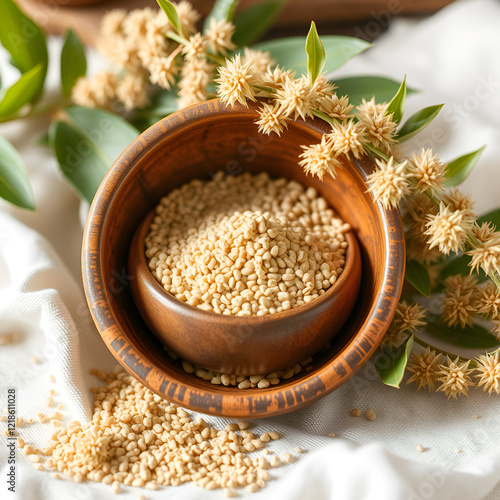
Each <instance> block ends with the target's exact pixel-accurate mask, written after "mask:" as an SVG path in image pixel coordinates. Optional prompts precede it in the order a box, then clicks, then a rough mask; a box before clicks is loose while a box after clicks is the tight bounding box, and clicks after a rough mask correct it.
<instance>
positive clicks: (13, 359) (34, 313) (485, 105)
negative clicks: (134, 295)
mask: <svg viewBox="0 0 500 500" xmlns="http://www.w3.org/2000/svg"><path fill="white" fill-rule="evenodd" d="M388 12H389V11H388V10H387V11H384V12H379V13H374V15H373V20H372V23H371V24H370V25H369V27H368V28H366V29H370V30H371V33H372V34H373V33H374V32H375V33H376V30H377V29H380V30H381V31H382V29H381V27H382V23H383V22H384V20H385V19H386V18H387V14H388ZM498 26H500V4H499V3H498V2H496V1H494V0H469V1H463V2H456V3H454V4H452V5H450V6H449V7H447V8H445V9H443V10H442V11H440V12H439V13H437V14H435V15H433V16H431V17H428V18H422V19H418V20H415V19H411V20H409V19H403V18H402V19H396V20H395V21H394V22H393V23H392V25H391V27H390V29H389V30H388V31H387V32H386V33H384V34H383V35H382V36H381V37H380V38H379V39H377V41H376V44H375V47H374V48H372V49H370V50H369V51H367V52H366V53H364V54H362V55H361V56H359V57H357V58H356V59H355V60H353V61H351V62H349V63H348V64H347V65H346V66H345V67H343V68H341V69H340V70H339V71H337V72H336V75H337V76H347V75H356V74H363V75H366V74H376V75H382V76H389V77H392V78H395V79H398V80H401V79H402V77H403V76H404V74H406V75H407V79H408V83H409V85H411V86H413V87H414V88H417V89H420V90H421V91H420V93H419V94H414V95H412V96H411V97H410V98H409V99H408V102H407V109H406V116H410V114H411V113H413V112H414V111H416V110H417V109H420V108H421V107H424V106H428V105H431V104H437V103H441V102H445V103H446V106H445V108H444V109H443V111H442V113H441V114H440V115H439V117H438V118H437V119H436V120H435V122H434V123H433V125H431V126H430V127H428V128H427V129H426V130H425V131H424V132H423V133H422V134H420V135H419V136H418V137H417V138H416V139H414V140H413V142H412V143H411V144H409V145H408V146H409V147H411V148H412V149H414V148H418V147H430V146H431V147H433V148H434V149H435V150H436V152H437V153H439V155H440V156H441V157H442V158H443V159H445V160H449V159H452V158H454V157H456V156H458V155H460V154H463V153H465V152H469V151H472V150H473V149H477V148H479V147H480V146H482V145H484V144H487V145H488V147H487V149H486V151H485V153H484V154H483V157H482V158H481V161H480V164H479V166H478V167H477V168H476V170H475V171H474V172H473V174H472V175H471V176H470V177H469V179H467V181H466V182H465V183H464V185H463V189H464V190H466V191H468V192H470V193H471V194H472V195H473V198H475V199H476V200H477V205H476V206H477V211H478V213H480V214H481V213H484V212H486V211H488V210H491V209H493V208H496V207H497V206H499V205H500V195H499V193H500V168H499V158H500V137H499V134H500V115H499V110H500V91H499V89H500V60H499V59H498V47H500V30H499V29H498ZM59 50H60V40H59V39H58V38H52V39H51V40H50V52H51V55H52V66H51V68H50V71H49V80H48V86H49V87H52V88H53V89H55V88H56V85H57V81H58V61H57V59H58V54H59ZM89 62H90V68H91V71H93V70H95V69H96V68H97V67H99V66H101V65H102V64H103V61H102V60H101V59H100V58H99V57H98V56H97V55H96V54H95V53H94V52H90V54H89ZM0 64H1V66H0V67H1V69H2V73H3V72H4V68H5V67H6V64H5V61H2V62H1V63H0ZM47 123H48V122H47V121H46V120H45V119H44V118H36V119H30V120H26V121H22V122H18V123H12V124H8V125H2V126H1V127H0V133H1V134H2V135H5V136H6V137H7V138H8V139H9V140H10V141H12V142H13V143H14V145H15V146H16V147H17V148H18V149H19V151H20V153H21V155H22V157H23V159H24V161H25V163H26V165H27V168H28V170H29V174H30V179H31V181H32V184H33V188H34V191H35V197H36V203H37V212H36V213H35V214H30V213H27V212H25V211H22V210H18V209H15V208H12V207H11V206H9V205H8V204H6V203H4V202H2V201H0V335H3V334H7V333H11V332H17V333H19V335H20V339H19V341H18V342H17V343H15V344H13V345H7V346H2V347H0V408H4V407H5V406H7V390H8V389H9V388H15V389H16V401H17V414H18V416H22V417H24V418H30V417H36V415H37V414H38V413H40V412H43V413H49V411H48V409H47V408H46V406H45V399H46V398H47V396H48V395H49V390H50V389H52V388H53V389H55V390H56V396H55V400H56V404H63V405H64V410H63V413H64V415H65V422H66V423H67V422H69V421H70V420H73V419H80V420H82V421H87V420H88V419H89V418H90V415H91V397H90V393H89V388H90V386H91V385H94V384H96V381H95V380H94V379H93V377H92V376H90V375H89V374H88V371H89V369H90V368H91V367H98V368H101V369H105V370H106V369H111V368H112V367H113V366H114V365H115V361H114V359H113V358H112V356H111V355H110V354H109V352H108V351H107V349H106V347H105V345H104V344H103V342H102V341H101V339H100V336H99V334H98V333H97V331H96V329H95V327H94V325H93V323H92V320H91V318H90V314H89V313H88V310H87V306H86V303H85V299H84V295H83V288H82V283H81V277H80V245H81V237H82V219H84V217H83V218H82V217H81V215H80V212H81V211H83V212H85V210H86V208H85V207H84V208H83V209H81V207H80V203H79V201H78V199H77V197H76V196H75V195H74V193H73V192H72V190H71V188H70V187H69V186H68V185H67V184H66V183H65V181H64V180H63V179H62V178H61V175H60V174H59V172H58V169H57V166H56V163H55V160H54V159H53V158H52V156H51V154H50V152H49V151H48V150H46V149H45V148H44V147H43V146H38V145H36V144H35V141H34V139H35V138H36V137H37V136H38V135H40V134H42V133H43V132H44V131H45V130H46V127H47ZM34 355H36V356H37V357H38V358H39V359H38V361H37V362H36V363H33V362H32V357H33V356H34ZM50 375H54V376H55V380H56V382H55V383H53V382H51V381H50V380H49V376H50ZM499 407H500V404H499V399H498V398H497V397H494V396H493V397H490V398H488V397H487V396H486V395H485V394H484V393H483V392H482V391H480V390H475V389H473V390H471V394H470V397H469V398H460V399H459V400H457V401H456V400H450V401H448V400H447V399H446V397H445V395H444V394H443V393H428V392H424V391H420V392H416V391H415V387H414V386H407V385H405V384H402V387H401V389H399V390H396V389H392V388H389V387H386V386H384V385H383V384H382V383H381V382H380V381H379V380H378V379H377V376H376V374H375V371H374V368H373V364H372V363H368V364H366V365H365V366H364V367H363V368H362V369H361V370H360V371H359V372H358V373H357V374H356V375H355V376H354V377H353V378H352V379H351V380H350V381H349V382H347V383H346V384H345V385H344V386H342V387H341V388H339V389H338V390H336V391H335V392H334V393H332V394H330V395H329V396H327V397H325V398H323V399H322V400H320V401H318V402H317V403H315V404H313V405H311V406H309V407H307V408H304V409H302V410H299V411H297V412H294V413H291V414H288V415H283V416H280V417H272V418H269V419H260V420H257V421H254V422H253V423H252V430H253V431H255V432H256V433H261V432H264V431H266V430H278V431H279V433H280V434H281V435H282V436H283V437H282V439H280V440H278V441H276V442H273V443H271V444H270V446H269V448H270V449H271V450H272V451H273V452H276V453H278V454H281V453H284V452H287V451H288V452H292V451H293V448H294V447H296V446H300V447H302V448H303V449H304V450H307V451H306V453H304V454H301V455H297V454H294V456H295V459H294V462H293V463H292V464H291V465H288V466H285V467H281V468H279V469H275V470H272V477H273V480H272V481H270V482H269V483H268V486H266V488H265V489H263V490H262V491H260V492H258V493H256V494H253V495H250V494H248V493H246V492H245V491H242V492H241V498H246V497H249V498H250V497H251V498H254V499H255V500H263V499H277V498H284V499H285V498H286V499H287V500H303V499H311V500H312V499H314V500H321V499H335V500H423V499H435V500H447V499H450V500H451V499H453V500H459V499H464V500H465V499H474V500H480V499H487V500H493V499H499V498H500V487H499V486H498V482H499V481H500V417H499V412H498V409H499ZM352 408H360V409H361V410H363V411H366V410H367V409H368V408H371V409H373V410H374V411H375V412H376V414H377V418H376V420H374V421H368V420H367V419H366V418H365V417H364V416H361V417H353V416H351V415H350V410H351V409H352ZM206 420H208V421H209V422H212V423H214V424H215V425H217V426H218V427H219V428H222V427H223V426H224V425H225V424H226V423H227V422H228V420H227V419H217V418H212V417H207V418H206ZM4 427H5V423H0V429H1V430H2V444H1V445H0V469H1V474H0V475H1V481H0V498H1V499H2V500H3V499H4V498H5V499H8V498H19V499H23V500H52V499H55V498H58V499H61V500H73V499H75V500H84V499H95V500H101V499H107V498H114V495H113V494H112V493H111V491H110V489H109V487H108V486H104V485H101V484H96V483H83V484H75V483H73V482H72V481H70V480H55V479H52V478H51V477H50V475H49V474H48V473H47V472H40V471H36V470H34V468H33V467H32V465H31V464H30V463H29V461H28V460H27V458H26V457H25V456H24V454H23V453H22V452H21V451H20V450H18V452H17V475H18V477H17V488H16V493H11V492H9V491H7V483H6V473H7V463H6V462H7V448H6V446H5V444H6V443H5V437H4V436H3V429H4ZM19 430H20V434H21V436H22V437H23V438H24V439H25V441H26V442H28V443H31V444H33V445H35V446H38V447H40V448H42V447H44V446H45V443H46V442H47V440H48V438H49V436H50V434H51V433H52V430H53V429H52V426H51V425H50V424H40V423H36V424H32V425H27V426H24V427H22V428H21V429H19ZM332 432H333V433H335V434H336V435H337V437H335V438H333V439H332V438H329V437H327V436H328V434H329V433H332ZM418 445H422V447H423V452H420V453H419V452H418V451H417V447H418ZM123 489H124V490H125V491H124V493H122V494H121V496H120V498H124V499H128V498H130V499H132V498H137V497H138V495H139V494H141V493H142V494H144V495H145V496H146V498H148V499H151V500H154V499H160V498H169V499H185V500H191V499H199V498H206V499H220V498H223V495H222V492H221V491H220V490H219V491H206V490H202V489H200V488H197V487H195V486H194V485H192V484H187V485H183V486H181V487H177V488H173V487H169V488H167V489H161V490H160V491H156V492H153V491H140V490H139V489H137V488H132V487H125V488H123Z"/></svg>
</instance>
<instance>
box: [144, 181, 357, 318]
mask: <svg viewBox="0 0 500 500" xmlns="http://www.w3.org/2000/svg"><path fill="white" fill-rule="evenodd" d="M348 230H349V226H348V225H347V224H344V223H343V222H342V221H341V220H340V219H337V218H335V216H334V213H333V211H332V210H331V209H330V208H329V207H328V205H327V203H326V201H325V200H324V198H322V197H321V196H319V195H318V193H317V192H316V190H315V189H313V188H309V189H306V188H304V186H302V185H301V184H299V183H297V182H295V181H289V180H287V179H285V178H280V179H271V178H270V177H269V175H268V174H267V173H262V174H259V175H251V174H249V173H244V174H242V175H240V176H237V177H234V176H230V175H226V176H225V175H224V173H223V172H218V173H216V174H215V176H214V177H213V178H212V179H211V180H210V181H200V180H193V181H191V182H189V183H187V184H184V185H183V186H181V187H180V188H178V189H175V190H173V191H172V192H170V193H169V194H168V195H167V196H165V197H164V198H162V200H161V201H160V204H159V205H158V207H157V209H156V217H155V218H154V220H153V222H152V223H151V226H150V231H149V234H148V236H147V237H146V257H147V258H148V259H149V268H150V270H151V272H152V274H153V276H155V278H156V279H157V280H158V282H159V283H161V284H162V285H163V287H164V288H165V290H166V291H167V292H169V293H171V294H172V295H174V296H175V297H177V298H178V299H179V300H182V301H184V302H187V303H188V304H190V305H193V306H196V307H199V308H201V309H204V310H206V311H213V312H217V313H220V314H231V315H238V316H251V315H258V316H259V315H264V314H272V313H277V312H281V311H286V310H288V309H292V308H294V307H298V306H300V305H303V304H306V303H308V302H310V301H312V300H314V299H316V298H318V297H320V296H321V295H322V294H323V293H325V291H326V290H328V289H329V288H330V287H331V285H332V284H333V283H335V281H336V280H337V277H338V276H339V275H340V274H341V272H342V269H343V266H344V264H345V260H344V259H345V249H346V246H347V242H346V241H345V239H344V233H345V232H346V231H348Z"/></svg>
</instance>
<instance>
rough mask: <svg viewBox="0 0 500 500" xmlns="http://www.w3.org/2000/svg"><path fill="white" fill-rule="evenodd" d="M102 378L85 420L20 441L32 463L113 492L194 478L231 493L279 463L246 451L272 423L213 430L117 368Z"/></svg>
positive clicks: (260, 483) (253, 486) (254, 484)
mask: <svg viewBox="0 0 500 500" xmlns="http://www.w3.org/2000/svg"><path fill="white" fill-rule="evenodd" d="M105 380H106V383H107V385H103V386H100V387H96V388H92V393H93V394H94V414H93V417H92V420H91V421H90V422H89V423H87V424H81V423H80V422H78V421H72V422H71V423H70V424H69V425H68V427H67V428H62V427H61V428H58V429H56V431H55V432H54V434H53V436H52V438H51V441H50V442H49V445H48V447H47V448H46V449H44V450H42V451H40V450H34V449H33V447H32V446H31V445H26V444H25V446H24V448H23V451H24V452H25V454H26V455H27V456H28V458H29V460H30V461H31V462H33V463H34V464H35V465H36V468H38V469H39V470H44V469H45V470H49V471H50V472H51V473H52V474H57V473H59V474H62V475H65V476H67V477H69V478H71V479H73V481H76V482H83V481H86V480H89V481H96V482H102V483H103V484H106V485H108V486H109V487H110V488H111V491H113V492H114V493H120V492H121V491H123V490H122V486H123V485H125V486H135V487H140V488H146V489H150V490H156V489H158V487H161V486H178V485H180V484H182V483H185V482H193V483H194V484H196V485H198V486H201V487H203V488H206V489H216V488H223V489H224V490H225V493H226V496H235V494H236V489H238V488H243V487H244V488H246V490H247V491H248V492H255V491H257V490H259V489H261V488H263V487H264V486H265V485H266V482H267V481H268V480H269V479H270V476H269V473H268V472H267V469H269V468H270V467H276V466H279V465H280V464H281V462H280V461H279V459H278V461H277V462H273V463H270V462H269V461H268V460H267V458H266V457H265V456H264V455H257V456H256V455H252V456H251V457H249V456H248V454H249V453H254V454H256V453H259V452H258V451H257V450H260V449H261V448H263V446H264V445H265V443H266V442H267V441H269V440H270V439H277V438H279V435H278V434H277V433H276V432H274V431H271V432H269V433H268V436H267V437H265V436H264V435H262V436H261V438H258V437H256V436H254V435H253V433H252V432H250V431H248V430H247V429H248V422H245V421H240V422H238V423H232V424H228V425H227V426H226V428H225V430H217V429H215V428H214V427H211V426H208V425H207V424H206V423H205V422H204V421H203V419H202V418H198V419H197V420H196V421H194V420H192V419H191V417H190V414H189V413H188V412H187V411H186V410H184V409H182V408H179V407H177V406H175V405H173V404H170V403H168V402H167V401H165V400H163V399H162V398H161V397H159V396H158V395H156V394H154V393H153V392H152V391H150V390H149V389H147V388H146V387H144V386H143V385H142V384H141V383H140V382H139V381H137V380H136V379H135V378H133V377H132V376H130V375H128V374H125V373H123V372H116V371H115V372H113V373H111V374H107V375H106V377H105ZM56 422H57V423H60V421H59V420H56ZM262 438H263V439H262ZM285 455H286V454H285ZM284 461H286V458H284Z"/></svg>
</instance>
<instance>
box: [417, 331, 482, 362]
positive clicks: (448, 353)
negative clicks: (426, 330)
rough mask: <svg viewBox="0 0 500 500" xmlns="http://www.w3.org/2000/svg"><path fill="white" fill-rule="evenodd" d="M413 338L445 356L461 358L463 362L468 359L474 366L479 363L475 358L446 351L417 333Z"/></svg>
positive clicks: (421, 344)
mask: <svg viewBox="0 0 500 500" xmlns="http://www.w3.org/2000/svg"><path fill="white" fill-rule="evenodd" d="M413 338H414V340H415V342H416V343H417V344H418V345H420V346H422V347H428V348H429V349H432V350H433V351H436V352H439V353H440V354H443V355H444V356H447V357H448V358H450V359H456V358H459V359H460V362H461V363H465V362H466V361H469V363H470V366H472V367H474V368H475V367H477V363H476V362H475V361H474V360H473V359H469V358H463V357H462V356H458V355H457V354H454V353H452V352H448V351H445V350H443V349H439V348H438V347H436V346H434V345H432V344H429V343H428V342H426V341H425V340H422V339H420V338H418V337H417V336H416V335H414V336H413Z"/></svg>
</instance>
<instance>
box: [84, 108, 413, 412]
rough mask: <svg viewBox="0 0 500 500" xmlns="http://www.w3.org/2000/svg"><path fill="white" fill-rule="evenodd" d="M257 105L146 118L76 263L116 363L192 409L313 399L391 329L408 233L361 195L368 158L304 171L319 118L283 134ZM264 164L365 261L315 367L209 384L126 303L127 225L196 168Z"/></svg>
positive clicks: (108, 184) (105, 188)
mask: <svg viewBox="0 0 500 500" xmlns="http://www.w3.org/2000/svg"><path fill="white" fill-rule="evenodd" d="M255 116H256V114H255V106H253V105H251V106H250V107H249V109H246V108H244V107H241V106H236V107H235V108H233V109H229V108H226V107H225V106H224V105H222V104H221V103H220V102H219V101H217V100H214V101H208V102H204V103H201V104H198V105H195V106H192V107H190V108H187V109H184V110H181V111H179V112H177V113H175V114H173V115H170V116H169V117H167V118H165V119H163V120H161V121H160V122H158V123H157V124H155V125H153V126H152V127H151V128H150V129H148V130H147V131H146V132H145V133H143V134H142V135H141V136H140V137H139V138H138V139H136V141H134V142H133V143H132V144H131V145H130V146H129V147H128V148H127V149H126V150H125V151H124V153H123V154H122V155H121V156H120V157H119V158H118V160H117V161H116V162H115V164H114V165H113V167H112V168H111V170H110V172H109V173H108V175H107V176H106V178H105V179H104V181H103V183H102V184H101V187H100V189H99V191H98V193H97V194H96V197H95V199H94V203H93V204H92V207H91V210H90V213H89V217H88V220H87V225H86V229H85V234H84V242H83V251H82V266H83V278H84V286H85V291H86V295H87V300H88V303H89V306H90V309H91V312H92V315H93V317H94V321H95V323H96V325H97V328H98V329H99V331H100V333H101V336H102V338H103V340H104V342H105V343H106V345H107V346H108V348H109V349H110V350H111V352H112V353H113V354H114V355H115V357H116V358H117V359H118V360H119V362H120V363H121V364H122V365H123V366H124V367H125V368H126V369H127V370H128V371H129V372H130V373H132V374H133V375H135V376H136V377H137V378H138V379H139V380H141V381H142V382H143V383H144V384H145V385H146V386H148V387H150V388H151V389H152V390H153V391H155V392H156V393H158V394H160V395H162V396H163V397H165V398H166V399H168V400H170V401H172V402H174V403H176V404H179V405H181V406H184V407H187V408H191V409H193V410H197V411H201V412H204V413H210V414H214V415H224V416H231V417H246V418H252V417H262V416H270V415H275V414H279V413H284V412H287V411H291V410H294V409H297V408H299V407H302V406H305V405H307V404H310V403H312V402H313V401H315V400H317V399H318V398H320V397H322V396H324V395H326V394H328V393H329V392H331V391H332V390H334V389H335V388H336V387H338V386H339V385H341V384H342V383H344V382H345V381H346V380H347V379H348V378H349V377H350V376H351V375H352V374H353V373H354V372H355V371H356V370H357V369H359V368H360V367H361V366H362V364H363V363H364V362H365V361H366V360H367V359H368V358H369V357H370V355H371V354H372V353H373V351H374V350H375V349H376V347H377V346H378V344H379V343H380V341H381V339H382V337H383V335H384V333H385V332H386V330H387V328H388V326H389V324H390V322H391V320H392V317H393V315H394V312H395V308H396V305H397V303H398V300H399V297H400V294H401V288H402V283H403V276H404V262H405V255H404V253H405V252H404V239H403V232H402V225H401V219H400V216H399V212H398V211H396V210H385V209H383V208H382V206H381V205H380V204H379V203H374V201H373V198H372V195H371V194H370V193H367V192H366V176H367V174H368V173H369V172H370V171H371V168H372V163H371V161H369V160H366V161H363V162H354V163H351V162H348V161H347V160H346V161H345V162H344V167H343V168H342V169H340V170H339V172H338V175H337V178H336V179H335V180H333V179H331V178H325V180H324V181H323V182H321V181H319V180H318V179H316V178H311V177H308V178H307V177H305V175H304V174H303V172H302V171H301V169H299V168H294V169H291V170H287V171H286V173H285V172H283V170H282V169H283V165H292V164H293V165H296V162H297V157H298V155H299V154H300V152H301V148H300V146H301V145H305V144H311V143H314V142H318V141H319V139H320V137H321V135H320V134H321V133H323V132H324V131H326V125H325V124H324V122H320V121H319V120H315V121H308V122H302V121H299V122H294V123H290V124H289V129H288V131H287V132H285V133H284V134H283V135H282V137H281V138H278V137H277V136H271V137H268V136H263V135H261V134H259V133H258V132H257V126H256V125H255V124H254V123H253V121H254V120H255ZM262 169H266V170H267V171H269V173H270V174H271V175H273V174H274V175H276V174H278V175H280V174H281V175H286V177H288V178H293V179H296V180H298V181H299V182H302V183H304V184H306V185H310V186H313V187H315V188H316V189H317V190H318V191H319V192H320V193H321V194H322V195H323V196H324V197H325V198H326V199H328V200H329V201H330V202H331V203H332V205H333V207H334V208H335V210H336V211H337V212H338V213H339V215H340V216H341V218H342V219H344V220H345V221H346V222H348V223H349V224H351V226H352V228H353V231H354V233H355V234H356V237H357V239H358V242H359V244H360V248H361V254H362V259H363V276H362V283H361V289H360V294H359V297H358V300H357V303H356V305H355V308H354V312H353V314H352V315H351V317H350V318H349V320H348V322H347V323H346V325H345V326H344V328H343V329H342V331H341V333H340V334H339V335H338V336H337V337H336V339H335V342H333V343H332V346H331V347H330V349H328V350H327V351H325V352H323V353H322V354H321V355H319V356H317V357H315V362H314V369H313V370H311V371H309V372H304V373H301V374H299V375H298V376H296V377H294V378H292V379H289V380H287V381H283V382H282V383H280V384H279V385H277V386H273V387H270V388H269V389H265V390H261V389H247V390H243V391H242V390H239V389H237V388H234V387H224V386H215V385H212V384H210V382H205V381H203V380H201V379H198V378H197V377H195V376H193V375H189V374H187V373H185V372H184V371H183V369H182V367H181V366H180V364H179V363H178V362H174V361H173V360H172V359H171V358H170V357H169V356H168V355H167V354H166V353H165V352H164V350H163V347H162V344H161V343H160V342H159V340H158V339H157V338H156V337H155V336H154V335H153V334H152V333H151V331H150V330H149V328H148V327H147V325H146V324H145V323H144V321H143V319H142V317H141V315H140V314H139V311H138V309H137V307H136V305H135V303H134V301H133V298H132V294H131V290H130V286H129V283H130V281H131V280H133V279H134V278H135V277H134V276H129V275H128V271H127V256H128V251H129V248H130V244H131V240H132V237H133V234H134V232H135V230H136V228H137V227H138V225H139V224H140V222H141V221H142V220H143V218H144V217H145V216H146V214H147V213H148V212H149V211H150V210H151V209H152V208H154V207H155V206H156V204H157V203H158V201H159V199H160V198H161V197H162V196H164V195H165V193H167V192H168V191H169V190H171V189H173V188H174V187H177V186H179V185H181V184H183V183H184V182H185V181H186V180H187V179H191V178H199V177H200V172H215V171H217V170H224V171H227V172H228V173H230V174H236V173H239V172H242V171H250V172H257V171H261V170H262Z"/></svg>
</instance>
